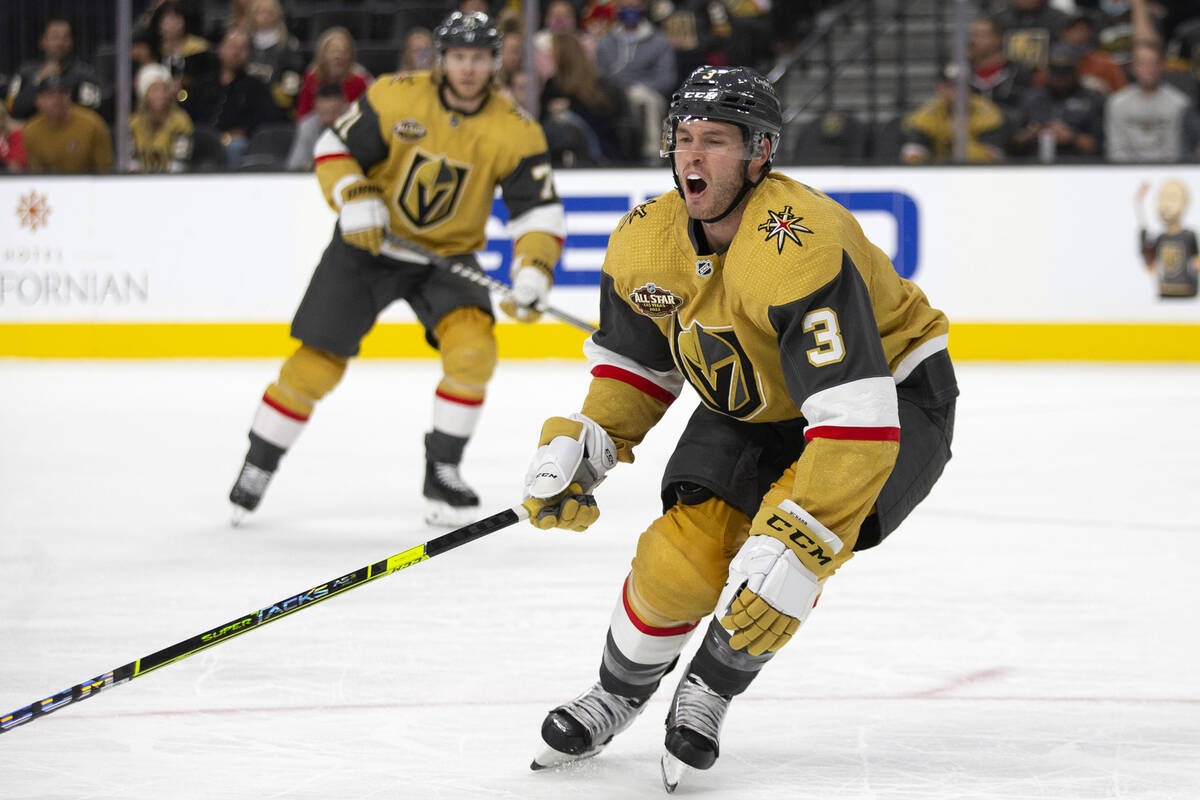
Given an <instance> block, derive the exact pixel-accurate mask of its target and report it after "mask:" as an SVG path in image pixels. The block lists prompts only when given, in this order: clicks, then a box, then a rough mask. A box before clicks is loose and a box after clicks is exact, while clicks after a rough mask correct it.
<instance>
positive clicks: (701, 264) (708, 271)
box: [696, 258, 713, 278]
mask: <svg viewBox="0 0 1200 800" xmlns="http://www.w3.org/2000/svg"><path fill="white" fill-rule="evenodd" d="M696 274H697V275H699V276H700V277H701V278H707V277H708V276H709V275H712V274H713V265H712V259H711V258H701V259H697V261H696Z"/></svg>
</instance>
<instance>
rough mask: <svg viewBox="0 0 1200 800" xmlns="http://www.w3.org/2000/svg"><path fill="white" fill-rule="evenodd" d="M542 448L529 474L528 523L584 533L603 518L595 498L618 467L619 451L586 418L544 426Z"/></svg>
mask: <svg viewBox="0 0 1200 800" xmlns="http://www.w3.org/2000/svg"><path fill="white" fill-rule="evenodd" d="M538 444H539V446H538V449H537V451H536V452H535V453H534V454H533V460H532V461H531V462H530V464H529V470H528V471H527V472H526V473H525V502H524V503H523V504H522V505H524V506H525V508H526V509H527V510H528V511H529V521H530V522H531V523H532V524H533V525H534V526H535V527H537V528H541V529H542V530H547V529H549V528H566V529H568V530H574V531H582V530H585V529H586V528H587V527H588V526H589V525H591V524H592V523H593V522H595V521H596V520H597V519H598V518H599V517H600V509H599V508H598V507H597V506H596V501H595V498H593V497H592V494H591V492H592V490H593V489H595V488H596V486H598V485H599V484H600V482H601V481H603V480H604V476H605V474H606V473H607V472H608V471H609V470H610V469H612V468H613V466H615V465H616V463H617V447H616V445H615V444H613V441H612V439H611V438H610V437H609V435H608V433H606V432H605V430H604V428H602V427H600V425H598V424H597V423H595V422H594V421H592V420H591V419H589V418H588V417H585V416H584V415H582V414H572V415H571V416H570V418H565V417H551V418H550V419H548V420H546V422H545V424H544V425H542V435H541V438H540V440H539V442H538Z"/></svg>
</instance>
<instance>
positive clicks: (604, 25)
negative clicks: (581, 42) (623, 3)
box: [579, 0, 617, 41]
mask: <svg viewBox="0 0 1200 800" xmlns="http://www.w3.org/2000/svg"><path fill="white" fill-rule="evenodd" d="M616 22H617V7H616V0H588V1H587V3H586V4H585V5H584V7H583V10H582V11H581V12H580V13H579V28H580V30H582V31H583V32H584V34H586V35H588V36H591V37H592V38H593V39H595V40H596V41H600V39H601V38H603V37H604V36H605V35H607V34H608V32H609V31H610V30H611V29H612V27H613V25H615V24H616Z"/></svg>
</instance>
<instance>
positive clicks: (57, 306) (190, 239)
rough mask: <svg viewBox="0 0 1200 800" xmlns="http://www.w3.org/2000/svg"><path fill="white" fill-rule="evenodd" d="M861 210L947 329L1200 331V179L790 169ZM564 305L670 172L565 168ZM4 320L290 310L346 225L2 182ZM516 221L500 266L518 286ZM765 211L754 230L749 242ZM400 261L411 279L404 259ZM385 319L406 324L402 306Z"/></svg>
mask: <svg viewBox="0 0 1200 800" xmlns="http://www.w3.org/2000/svg"><path fill="white" fill-rule="evenodd" d="M782 171H783V172H785V173H786V174H788V175H790V176H791V177H793V178H796V179H797V180H800V181H802V182H804V183H806V184H808V185H810V186H812V187H814V188H817V189H820V190H822V191H824V192H826V193H828V194H829V195H830V196H832V197H833V198H834V199H835V200H837V201H838V202H840V203H842V204H843V205H845V206H846V207H847V208H848V209H850V211H852V212H853V213H854V214H855V216H856V217H857V218H858V220H859V222H860V224H861V225H862V227H863V230H864V231H865V232H866V234H867V236H868V237H869V238H870V239H871V240H872V241H874V242H875V243H876V244H877V245H879V246H880V247H881V248H882V249H883V250H884V251H885V252H887V253H888V254H889V256H890V257H891V258H892V262H893V263H894V264H895V266H896V269H897V271H898V272H899V273H900V274H901V275H904V276H906V277H910V278H913V279H914V280H916V281H917V282H918V283H920V285H921V286H922V288H923V289H924V290H925V292H926V293H927V294H928V295H929V296H930V299H931V300H932V301H933V303H934V304H935V305H937V306H939V307H941V308H943V309H944V310H945V311H946V312H947V313H948V314H950V316H951V318H952V319H957V320H961V321H975V322H1004V321H1014V322H1028V321H1039V322H1055V321H1090V322H1111V321H1115V322H1122V321H1130V322H1133V321H1136V322H1146V321H1151V322H1152V321H1164V322H1167V321H1170V322H1181V321H1182V322H1196V321H1200V302H1198V300H1197V298H1196V268H1197V264H1198V263H1200V259H1198V258H1197V252H1196V236H1195V234H1194V233H1193V231H1195V230H1196V229H1197V227H1200V209H1197V208H1195V204H1194V203H1193V202H1192V201H1193V199H1194V198H1195V197H1196V194H1197V193H1200V168H1197V167H1193V166H1163V167H1068V166H1056V167H1048V168H1047V167H966V168H903V167H895V168H871V169H862V168H855V169H850V168H844V169H842V168H820V169H805V168H784V169H783V170H782ZM555 183H556V186H557V188H558V191H559V194H560V195H561V196H562V198H563V204H564V206H565V209H566V212H567V239H566V242H565V248H564V252H563V258H562V260H561V261H560V263H559V264H558V266H557V279H556V288H555V290H554V294H553V302H554V304H555V305H557V306H559V307H561V308H562V309H563V310H565V311H569V312H572V313H574V314H577V315H582V316H585V317H590V318H594V316H595V313H596V288H595V287H596V286H597V284H598V279H599V273H600V267H601V264H602V263H603V258H604V250H605V246H606V244H607V241H608V235H609V233H610V232H611V231H612V230H613V228H615V227H616V225H617V223H618V221H619V220H620V218H621V216H622V215H623V214H624V213H625V212H626V211H628V210H629V208H631V207H632V206H633V205H635V204H637V203H640V202H642V201H644V200H646V199H648V198H651V197H655V196H657V195H659V194H661V193H663V192H665V191H669V190H672V189H673V184H672V181H671V176H670V173H669V172H668V171H667V170H586V171H560V172H559V173H558V174H557V175H556V176H555ZM0 208H2V209H4V210H5V211H4V213H2V214H0V242H2V243H0V321H10V322H14V321H26V322H35V321H113V322H126V321H156V322H204V321H246V322H273V321H286V320H288V319H290V318H291V315H292V313H293V312H294V310H295V307H296V305H297V303H298V302H299V300H300V297H301V295H302V294H303V292H304V288H305V286H306V285H307V281H308V278H309V276H310V275H311V273H312V270H313V268H314V267H315V265H316V263H317V260H318V259H319V257H320V254H321V252H322V250H323V249H324V247H325V245H326V243H327V242H328V240H329V237H330V235H331V234H332V232H333V229H334V224H335V217H334V215H333V213H332V212H331V211H330V210H329V208H328V207H327V206H326V205H325V202H324V200H323V199H322V198H321V194H320V191H319V189H318V187H317V185H316V181H315V179H314V178H312V177H311V176H309V175H257V174H245V175H226V176H162V177H149V176H128V177H106V178H91V179H80V178H52V177H32V176H7V177H4V178H2V179H0ZM506 221H507V211H506V209H505V208H504V205H503V203H502V202H500V200H499V199H497V200H496V202H495V203H494V205H493V212H492V216H491V217H490V218H489V219H488V221H487V234H488V239H489V243H488V246H487V249H486V250H485V251H484V252H483V253H481V254H480V261H481V263H482V264H483V265H484V267H485V268H486V269H488V270H489V271H490V272H492V273H493V274H495V275H496V276H498V277H501V278H504V277H506V276H507V271H508V266H509V259H510V244H511V243H510V241H509V239H508V237H507V233H506V229H505V222H506ZM760 222H763V221H762V220H747V221H746V223H747V224H746V227H745V231H746V234H748V235H752V236H760V235H763V234H761V233H759V232H758V231H757V228H758V224H759V223H760ZM398 268H403V267H402V266H399V267H398ZM383 318H384V319H386V320H411V319H413V317H412V315H411V312H409V310H408V309H407V307H406V306H405V304H403V303H397V304H394V305H393V306H392V307H391V308H390V309H389V310H388V311H387V312H385V314H384V317H383Z"/></svg>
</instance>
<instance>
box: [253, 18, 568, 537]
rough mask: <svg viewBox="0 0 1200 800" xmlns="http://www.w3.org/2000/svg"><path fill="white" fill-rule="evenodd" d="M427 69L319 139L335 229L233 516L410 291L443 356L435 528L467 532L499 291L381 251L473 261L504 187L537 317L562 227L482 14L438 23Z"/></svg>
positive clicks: (540, 141) (265, 410)
mask: <svg viewBox="0 0 1200 800" xmlns="http://www.w3.org/2000/svg"><path fill="white" fill-rule="evenodd" d="M435 40H436V44H437V49H438V63H437V65H436V67H435V69H434V70H433V71H432V72H414V73H399V74H395V75H384V76H381V77H380V78H379V79H377V80H376V81H375V82H374V83H373V84H372V85H371V86H370V88H368V90H367V92H366V94H365V95H363V96H362V97H361V98H359V99H358V100H357V101H356V102H355V103H354V104H353V105H352V106H351V107H350V109H349V111H347V112H346V113H345V114H344V115H343V116H342V117H341V118H339V119H338V120H337V121H336V122H335V123H334V125H333V128H332V129H331V130H329V131H326V132H325V133H324V134H323V135H322V136H321V138H320V139H319V140H318V142H317V145H316V148H315V161H316V166H315V170H316V175H317V179H318V181H319V182H320V185H321V189H322V191H323V192H324V194H325V199H326V200H327V201H328V202H329V204H330V205H331V206H332V207H333V208H334V209H335V210H336V211H337V212H338V223H337V228H336V230H335V231H334V235H333V238H332V241H330V243H329V246H328V248H327V249H326V250H325V253H324V255H323V256H322V258H321V262H320V263H319V264H318V265H317V268H316V271H315V272H314V273H313V277H312V280H311V282H310V283H309V286H308V290H307V291H306V293H305V295H304V298H303V300H301V302H300V307H299V309H298V310H297V311H296V316H295V319H294V320H293V322H292V336H293V337H295V338H296V339H299V340H300V342H301V345H300V347H299V348H298V349H297V350H296V352H295V353H294V354H293V355H292V356H291V357H290V358H289V359H288V360H287V361H286V362H285V363H284V365H283V368H282V369H281V370H280V373H279V378H278V379H277V380H276V381H275V382H274V383H272V384H271V385H270V386H268V387H267V390H266V393H265V394H264V395H263V398H262V402H261V404H260V405H259V407H258V411H257V413H256V415H255V417H254V421H253V423H252V425H251V428H250V448H249V451H248V453H247V455H246V459H245V462H244V463H243V466H242V471H241V473H240V474H239V476H238V479H237V482H236V483H235V485H234V487H233V490H232V491H231V493H230V500H231V502H232V503H233V504H234V512H235V520H236V519H237V517H238V516H239V515H240V514H244V513H245V512H246V511H252V510H254V508H255V507H256V506H257V505H258V503H259V501H260V500H261V498H262V495H263V491H264V490H265V488H266V485H267V482H268V481H269V480H270V479H271V477H272V475H273V474H274V472H275V470H276V468H277V467H278V464H279V460H280V458H281V457H282V456H283V454H284V453H285V452H286V451H287V449H288V448H289V447H290V446H291V445H292V443H293V442H295V440H296V438H297V437H298V436H299V435H300V432H301V431H302V430H303V428H304V426H305V424H306V423H307V421H308V419H309V416H310V415H311V414H312V411H313V407H314V406H315V404H316V403H317V401H319V400H320V399H321V398H322V397H324V396H325V395H326V394H327V393H328V392H329V391H330V390H331V389H333V388H334V386H336V385H337V383H338V382H339V381H340V380H341V378H342V375H343V373H344V372H345V370H346V365H347V362H348V361H349V360H350V358H352V357H353V356H355V355H357V354H358V351H359V343H360V341H361V340H362V337H363V336H365V335H366V333H367V332H368V331H369V330H370V329H371V327H372V326H373V325H374V324H375V320H376V318H377V316H378V314H379V313H380V312H381V311H382V310H383V309H384V308H385V307H386V306H387V305H389V304H390V303H391V302H393V301H394V300H397V299H404V300H405V301H407V302H408V304H409V305H410V306H411V308H412V310H413V312H414V313H415V314H416V316H417V318H418V320H419V321H420V322H421V324H422V325H423V326H424V328H425V335H426V339H427V340H428V341H429V343H430V344H431V345H433V346H434V347H436V348H437V349H438V351H439V353H440V355H441V360H442V368H443V374H442V378H441V381H440V382H439V383H438V385H437V389H436V392H435V395H434V399H433V426H432V430H431V431H430V432H429V433H428V434H427V435H426V437H425V459H426V470H425V485H424V490H423V492H424V495H425V497H426V498H427V500H428V503H429V511H428V512H427V519H428V520H429V522H430V523H431V524H438V525H461V524H466V523H467V522H470V521H471V520H473V519H474V518H475V517H477V516H478V507H479V499H478V497H477V496H476V495H475V493H474V492H473V491H472V490H471V489H470V487H469V486H468V485H467V484H466V483H465V482H464V481H463V479H462V476H461V474H460V473H459V463H460V461H461V459H462V456H463V449H464V448H465V446H466V444H467V441H468V440H469V439H470V437H471V434H472V432H473V431H474V429H475V425H476V422H477V421H478V419H479V414H480V410H481V408H482V404H483V401H484V396H485V393H486V389H487V384H488V381H489V380H490V378H491V376H492V371H493V369H494V368H495V366H496V360H497V355H496V340H495V336H494V333H493V330H492V326H493V319H492V307H491V299H490V297H489V295H488V293H487V290H486V289H483V288H481V287H479V286H476V285H475V284H472V283H470V282H469V281H466V280H464V279H463V278H461V277H459V276H456V275H452V274H449V273H448V272H445V271H441V270H437V269H435V268H434V267H431V266H424V265H412V264H407V263H404V262H402V261H397V260H393V259H391V258H388V257H386V256H383V255H380V251H381V248H382V247H383V245H384V240H385V237H386V234H387V233H388V232H391V234H393V235H394V236H397V237H401V238H403V239H406V240H408V241H410V242H413V243H414V244H416V245H419V246H420V247H421V248H424V249H426V250H430V251H433V252H436V253H437V254H438V255H440V256H445V257H451V258H453V259H454V260H456V261H459V262H465V263H466V264H467V265H469V266H470V267H471V268H474V269H478V268H479V267H478V264H477V263H476V261H475V257H474V253H475V252H476V251H478V250H480V249H482V248H483V246H484V244H485V237H484V227H485V223H486V222H487V219H488V215H489V213H490V210H491V206H492V198H493V196H494V194H495V191H496V188H497V187H499V188H500V191H501V194H502V196H503V199H504V202H505V205H506V206H507V207H508V211H509V216H510V220H509V224H508V227H509V232H510V234H511V236H512V239H513V261H512V272H511V276H512V292H511V293H510V295H509V296H508V297H506V298H505V299H504V301H503V302H502V303H501V308H502V309H504V310H505V312H506V313H508V314H510V315H512V316H514V317H516V318H517V319H519V320H521V321H523V322H531V321H534V320H536V319H537V317H538V311H537V309H538V307H539V306H540V305H541V303H542V302H543V301H544V299H545V297H546V294H547V292H548V291H549V289H550V285H551V281H552V279H553V275H554V264H555V263H556V262H557V261H558V257H559V254H560V252H561V249H562V241H563V237H564V236H565V224H564V217H563V210H562V203H561V201H560V200H559V198H558V195H557V193H556V192H555V189H554V182H553V176H552V174H551V170H550V156H549V152H548V151H547V147H546V139H545V135H544V134H543V133H542V130H541V128H540V126H539V125H538V124H537V122H535V121H534V120H532V119H530V118H529V117H528V116H527V115H526V114H525V113H524V112H523V111H522V110H521V108H520V107H519V106H518V105H517V104H516V103H514V102H513V101H512V100H511V99H509V98H508V97H506V96H505V95H503V94H501V93H500V92H499V91H498V90H497V88H496V87H495V86H494V82H493V76H494V73H495V70H496V65H497V63H498V54H499V49H500V41H501V35H500V33H499V31H498V30H497V29H496V27H495V26H494V25H493V24H492V21H491V19H490V18H489V17H488V16H487V15H486V14H481V13H468V14H463V13H460V12H454V13H452V14H451V15H450V16H449V17H447V18H446V20H445V21H444V22H443V24H442V25H441V26H440V27H439V28H438V29H437V30H436V31H435Z"/></svg>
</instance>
